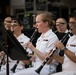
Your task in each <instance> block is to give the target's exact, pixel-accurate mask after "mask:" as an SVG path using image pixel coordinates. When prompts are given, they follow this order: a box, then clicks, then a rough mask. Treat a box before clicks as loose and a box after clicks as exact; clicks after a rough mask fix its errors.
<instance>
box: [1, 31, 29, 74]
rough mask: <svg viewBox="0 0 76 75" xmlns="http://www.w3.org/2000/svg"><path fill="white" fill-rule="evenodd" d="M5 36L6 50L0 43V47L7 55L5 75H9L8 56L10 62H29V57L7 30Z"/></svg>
mask: <svg viewBox="0 0 76 75" xmlns="http://www.w3.org/2000/svg"><path fill="white" fill-rule="evenodd" d="M6 34H7V49H6V48H5V47H4V46H3V44H2V43H1V41H0V47H1V49H2V50H4V52H5V53H6V54H7V75H9V63H8V56H9V57H10V58H11V59H12V60H29V59H30V57H29V56H28V53H27V52H26V50H24V48H23V47H22V46H21V44H20V43H19V42H18V40H17V39H16V38H15V37H14V36H13V33H12V32H11V31H9V30H7V31H6Z"/></svg>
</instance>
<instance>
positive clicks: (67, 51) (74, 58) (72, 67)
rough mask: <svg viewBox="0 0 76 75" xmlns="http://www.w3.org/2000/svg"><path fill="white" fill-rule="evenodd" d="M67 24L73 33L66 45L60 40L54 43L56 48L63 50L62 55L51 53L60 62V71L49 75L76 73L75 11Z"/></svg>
mask: <svg viewBox="0 0 76 75" xmlns="http://www.w3.org/2000/svg"><path fill="white" fill-rule="evenodd" d="M69 26H70V29H71V31H72V33H73V34H74V35H73V36H72V37H70V39H69V40H68V42H67V45H66V47H65V46H64V45H63V44H62V43H61V42H57V43H55V46H56V47H57V48H58V49H60V50H62V51H64V57H59V56H57V55H56V54H54V55H53V58H54V59H55V60H57V61H58V62H60V63H62V72H59V73H55V74H50V75H76V13H72V14H71V15H70V17H69Z"/></svg>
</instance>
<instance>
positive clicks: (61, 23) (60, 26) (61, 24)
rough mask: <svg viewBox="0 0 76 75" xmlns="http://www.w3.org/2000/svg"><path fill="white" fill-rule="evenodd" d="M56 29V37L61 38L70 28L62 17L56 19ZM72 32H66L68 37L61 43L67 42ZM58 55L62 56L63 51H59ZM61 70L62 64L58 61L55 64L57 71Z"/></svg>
mask: <svg viewBox="0 0 76 75" xmlns="http://www.w3.org/2000/svg"><path fill="white" fill-rule="evenodd" d="M55 26H56V29H57V30H56V31H55V34H56V35H57V37H58V39H59V40H61V39H62V38H63V37H64V36H65V34H66V33H68V32H70V30H69V29H68V23H67V21H66V20H65V19H64V18H58V19H57V20H56V25H55ZM72 35H73V34H72V33H71V32H70V33H69V34H68V37H67V38H66V40H65V42H64V43H63V44H64V45H65V46H66V44H67V41H68V39H69V38H70V37H71V36H72ZM59 55H60V56H63V55H64V53H63V52H62V51H60V53H59ZM60 71H62V64H61V63H59V65H58V66H57V72H60Z"/></svg>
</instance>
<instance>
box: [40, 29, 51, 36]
mask: <svg viewBox="0 0 76 75" xmlns="http://www.w3.org/2000/svg"><path fill="white" fill-rule="evenodd" d="M51 32H52V29H50V30H48V31H47V32H46V33H45V34H44V35H41V36H42V37H48V36H49V35H50V33H51Z"/></svg>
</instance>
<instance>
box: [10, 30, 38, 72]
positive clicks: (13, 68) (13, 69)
mask: <svg viewBox="0 0 76 75" xmlns="http://www.w3.org/2000/svg"><path fill="white" fill-rule="evenodd" d="M36 34H37V29H35V30H34V32H33V34H32V36H31V38H30V42H32V41H33V39H34V37H35V36H36ZM26 49H27V48H26ZM18 64H19V60H18V61H17V62H16V64H15V65H14V66H13V67H12V68H11V71H12V72H13V73H15V69H16V67H17V65H18Z"/></svg>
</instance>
